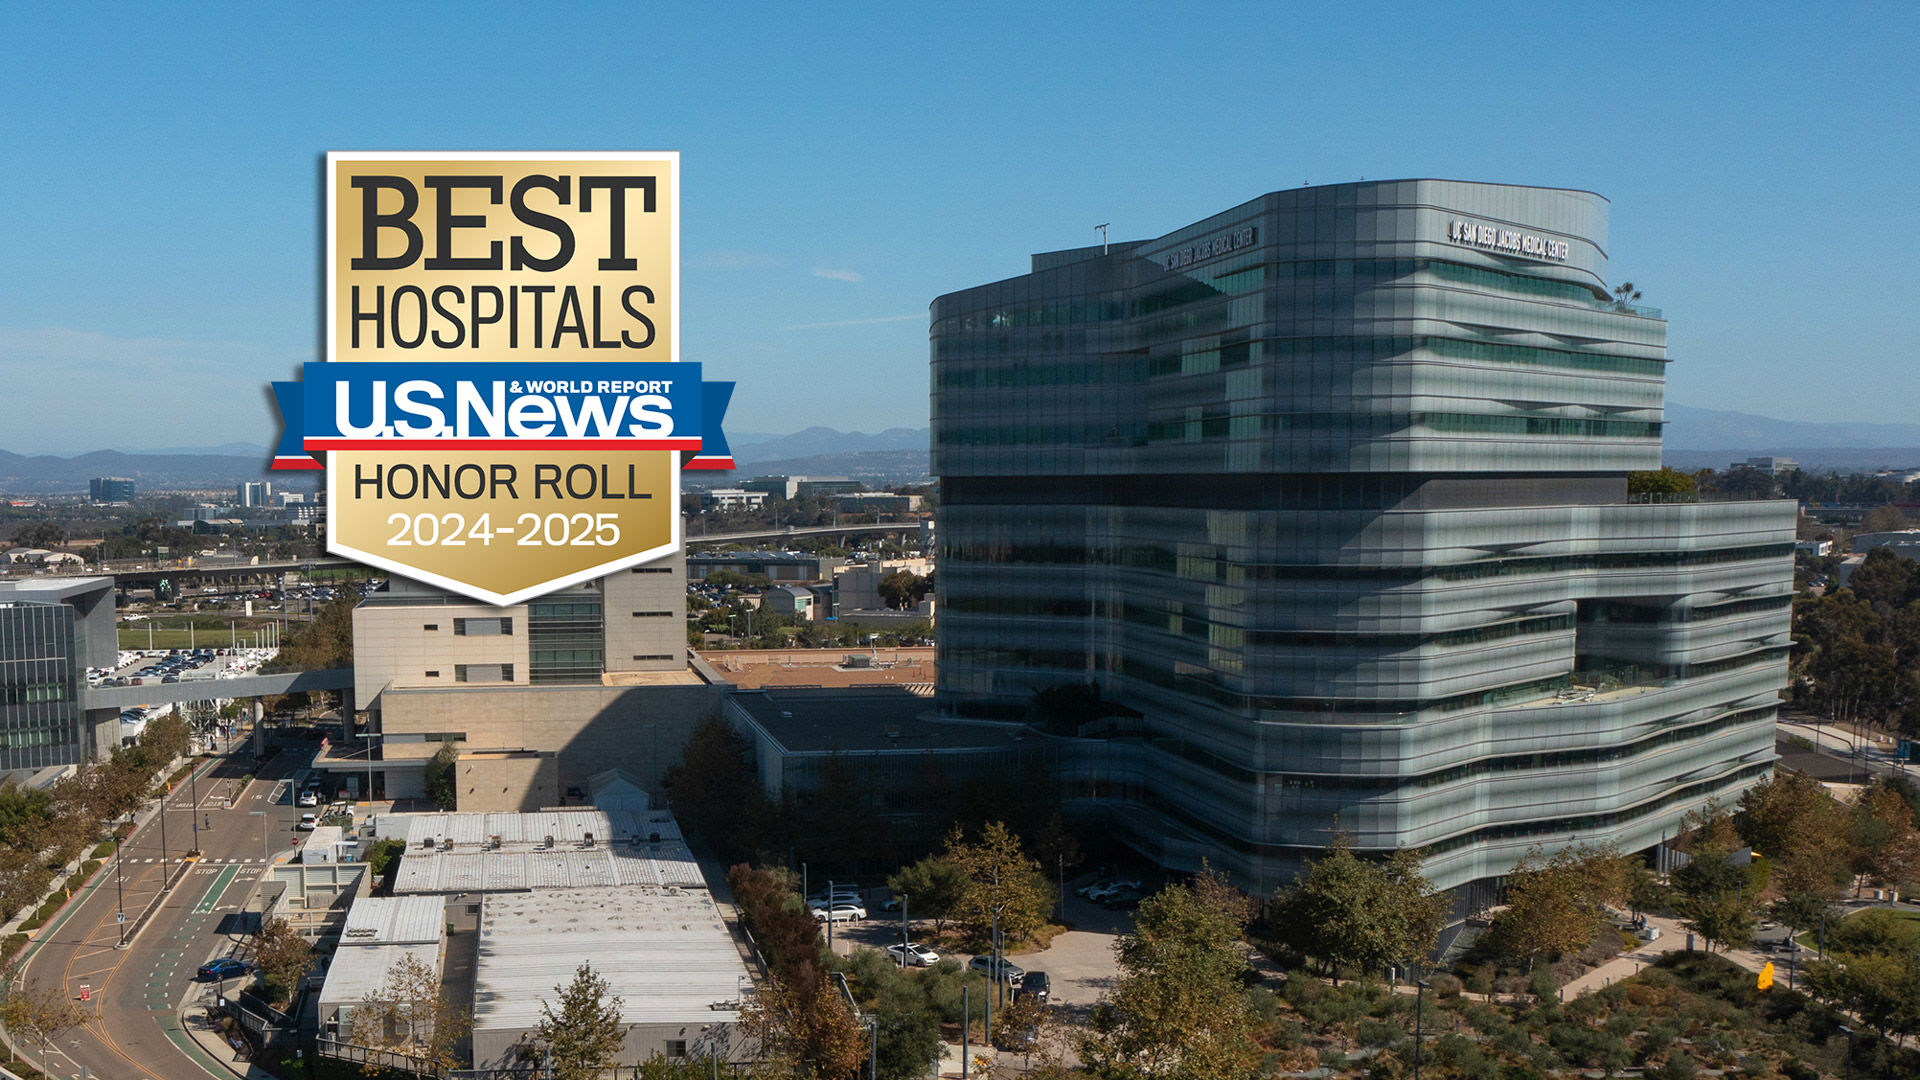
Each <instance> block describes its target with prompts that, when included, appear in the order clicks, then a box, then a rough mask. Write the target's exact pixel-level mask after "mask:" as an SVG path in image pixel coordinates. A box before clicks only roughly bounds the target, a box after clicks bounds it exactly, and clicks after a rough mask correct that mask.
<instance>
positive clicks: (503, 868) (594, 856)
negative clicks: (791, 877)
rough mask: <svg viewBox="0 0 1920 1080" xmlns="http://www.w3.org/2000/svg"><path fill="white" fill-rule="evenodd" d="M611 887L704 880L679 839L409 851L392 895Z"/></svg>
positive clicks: (693, 884)
mask: <svg viewBox="0 0 1920 1080" xmlns="http://www.w3.org/2000/svg"><path fill="white" fill-rule="evenodd" d="M612 885H624V886H634V885H651V886H661V887H665V886H674V887H678V888H683V889H704V888H706V885H707V882H706V878H705V877H703V876H702V875H701V873H700V864H699V863H697V862H695V861H694V858H693V853H692V852H690V851H688V850H687V845H686V844H684V843H682V842H680V841H678V840H668V841H663V842H661V843H658V844H644V843H643V844H641V845H639V846H637V847H635V846H633V845H630V844H627V843H625V842H621V843H617V844H612V845H609V844H606V843H597V844H596V845H595V846H594V847H592V848H579V847H562V848H556V849H554V850H552V851H482V850H479V849H478V848H477V847H476V848H474V849H470V850H468V851H466V852H464V853H462V852H458V851H455V852H448V851H444V850H441V849H438V848H435V849H431V850H426V849H419V848H416V849H413V850H410V851H408V852H407V853H406V854H405V855H404V856H402V857H401V859H400V870H399V873H398V874H397V875H396V876H395V878H394V883H393V891H394V893H395V894H396V895H405V894H414V893H461V892H486V893H493V892H523V891H527V890H536V889H537V890H543V891H544V890H549V889H580V888H591V887H601V886H612Z"/></svg>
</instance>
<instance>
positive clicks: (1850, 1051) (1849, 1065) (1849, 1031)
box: [1840, 1024, 1853, 1080]
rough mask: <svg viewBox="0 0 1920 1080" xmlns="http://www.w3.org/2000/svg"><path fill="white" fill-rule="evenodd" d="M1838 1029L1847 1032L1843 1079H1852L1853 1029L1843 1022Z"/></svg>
mask: <svg viewBox="0 0 1920 1080" xmlns="http://www.w3.org/2000/svg"><path fill="white" fill-rule="evenodd" d="M1840 1030H1841V1031H1844V1032H1846V1033H1847V1060H1846V1064H1845V1066H1844V1068H1845V1071H1846V1076H1845V1077H1844V1080H1853V1029H1852V1028H1850V1027H1848V1026H1847V1025H1845V1024H1841V1025H1840Z"/></svg>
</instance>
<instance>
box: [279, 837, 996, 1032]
mask: <svg viewBox="0 0 1920 1080" xmlns="http://www.w3.org/2000/svg"><path fill="white" fill-rule="evenodd" d="M319 827H320V816H319V815H318V814H301V815H300V824H298V825H295V826H294V828H296V829H299V830H300V831H301V832H312V831H313V830H315V829H317V828H319ZM958 1022H959V1021H957V1020H956V1021H955V1023H958Z"/></svg>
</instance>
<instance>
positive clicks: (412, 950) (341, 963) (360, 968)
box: [320, 941, 440, 1019]
mask: <svg viewBox="0 0 1920 1080" xmlns="http://www.w3.org/2000/svg"><path fill="white" fill-rule="evenodd" d="M409 955H411V956H413V957H415V958H417V959H418V960H419V961H420V962H421V963H422V964H425V965H426V966H427V970H428V971H431V972H433V973H434V974H435V975H438V974H440V943H439V942H437V941H436V942H432V943H430V944H426V945H355V946H353V947H351V948H342V949H337V950H335V951H334V954H333V962H332V964H330V965H329V966H328V967H327V981H326V982H325V983H323V984H322V985H321V987H320V1004H321V1012H322V1019H328V1018H329V1017H328V1016H327V1015H326V1014H327V1013H328V1012H329V1011H330V1010H331V1009H333V1008H337V1007H340V1006H346V1007H348V1008H351V1007H353V1006H355V1005H358V1004H360V1003H361V1002H362V1001H365V1000H366V999H367V997H368V995H370V994H373V993H374V992H375V991H378V990H380V989H381V988H383V987H385V986H386V985H387V972H388V971H390V970H392V968H393V967H394V965H396V964H398V963H399V962H400V958H401V957H403V956H409Z"/></svg>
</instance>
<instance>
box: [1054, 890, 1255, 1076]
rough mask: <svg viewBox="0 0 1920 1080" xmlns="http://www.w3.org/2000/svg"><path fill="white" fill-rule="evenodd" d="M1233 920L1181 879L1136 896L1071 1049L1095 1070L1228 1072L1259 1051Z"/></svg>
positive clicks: (1241, 1068)
mask: <svg viewBox="0 0 1920 1080" xmlns="http://www.w3.org/2000/svg"><path fill="white" fill-rule="evenodd" d="M1239 943H1240V928H1239V926H1238V925H1237V924H1236V923H1235V921H1234V918H1233V917H1232V916H1231V915H1230V914H1228V912H1227V911H1225V910H1223V909H1222V908H1221V907H1219V906H1218V905H1216V904H1212V903H1208V902H1207V901H1205V900H1202V899H1201V898H1200V897H1199V896H1196V895H1195V894H1194V892H1193V890H1191V889H1188V888H1186V887H1185V886H1179V885H1176V886H1172V887H1169V888H1166V889H1163V890H1161V891H1160V892H1158V893H1156V894H1155V895H1153V896H1150V897H1148V898H1147V899H1146V900H1143V901H1141V904H1140V909H1139V911H1137V912H1136V913H1135V915H1134V923H1133V932H1132V933H1129V934H1126V935H1123V936H1122V937H1121V938H1120V940H1119V941H1117V942H1116V943H1115V944H1114V955H1115V957H1116V958H1117V960H1118V961H1119V968H1120V975H1119V979H1118V980H1117V981H1116V983H1115V984H1114V988H1113V991H1112V992H1111V993H1110V994H1107V995H1105V996H1103V997H1102V998H1101V1001H1100V1004H1099V1005H1098V1006H1097V1007H1096V1008H1095V1010H1094V1016H1093V1023H1092V1026H1091V1029H1090V1031H1089V1033H1088V1034H1087V1036H1086V1037H1085V1039H1084V1040H1083V1041H1082V1045H1081V1048H1080V1057H1081V1060H1082V1061H1083V1062H1084V1063H1085V1064H1086V1065H1087V1066H1088V1068H1089V1069H1090V1070H1091V1071H1092V1072H1093V1074H1094V1075H1095V1076H1100V1077H1112V1078H1116V1080H1117V1078H1120V1077H1175V1076H1178V1077H1191V1078H1194V1080H1230V1078H1231V1080H1238V1078H1240V1077H1245V1076H1249V1075H1251V1074H1252V1073H1253V1071H1254V1069H1255V1067H1256V1066H1257V1065H1258V1064H1259V1062H1260V1059H1261V1051H1260V1048H1259V1047H1258V1045H1257V1044H1256V1043H1255V1042H1254V1040H1253V1027H1254V1016H1253V1010H1252V1007H1251V1005H1250V1002H1249V1000H1248V998H1247V990H1246V983H1245V981H1244V979H1243V978H1242V976H1243V975H1244V974H1245V972H1246V970H1247V962H1246V956H1245V954H1244V953H1243V952H1242V951H1241V950H1240V947H1239Z"/></svg>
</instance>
